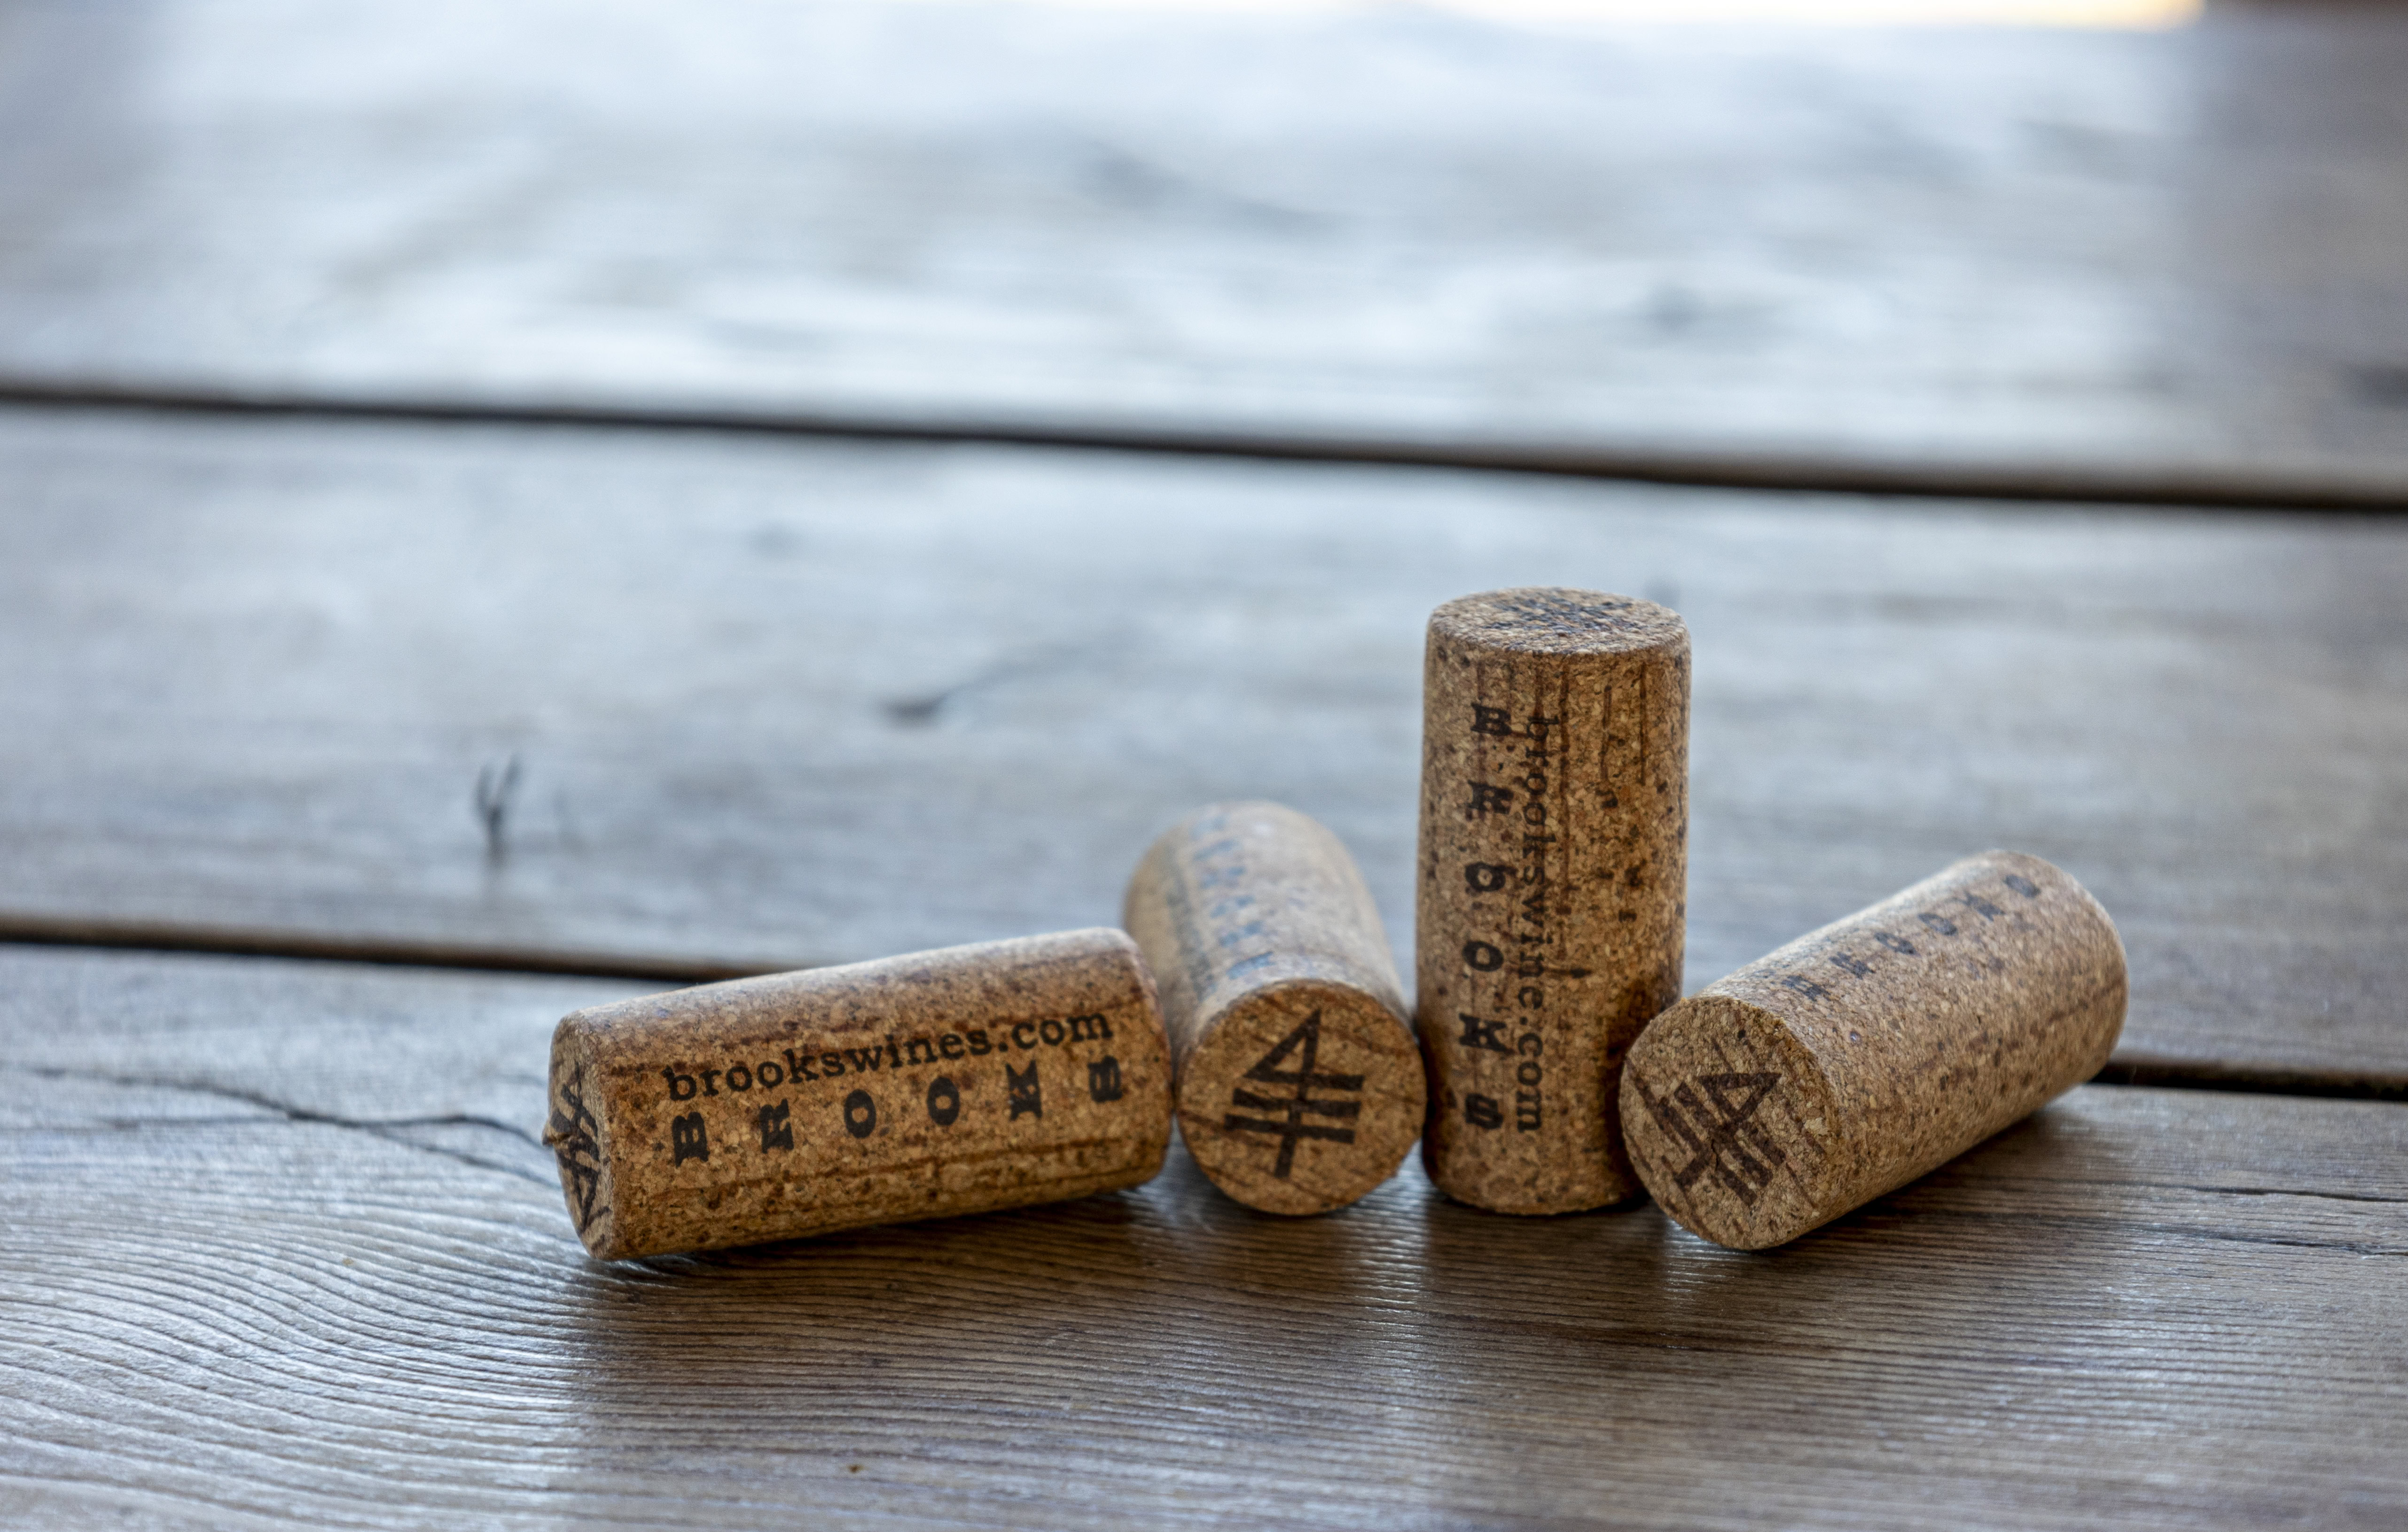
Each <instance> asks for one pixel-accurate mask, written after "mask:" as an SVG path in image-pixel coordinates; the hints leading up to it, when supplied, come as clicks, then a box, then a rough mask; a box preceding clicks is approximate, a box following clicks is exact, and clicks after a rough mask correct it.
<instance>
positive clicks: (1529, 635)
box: [1430, 585, 1688, 655]
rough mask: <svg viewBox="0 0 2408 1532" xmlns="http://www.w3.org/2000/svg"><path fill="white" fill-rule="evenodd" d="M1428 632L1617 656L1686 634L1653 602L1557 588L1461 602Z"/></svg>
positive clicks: (1441, 613) (1487, 643)
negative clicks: (1617, 654)
mask: <svg viewBox="0 0 2408 1532" xmlns="http://www.w3.org/2000/svg"><path fill="white" fill-rule="evenodd" d="M1430 630H1431V631H1432V632H1434V633H1443V634H1445V635H1446V636H1447V637H1449V638H1452V639H1455V640H1457V641H1458V642H1461V643H1473V644H1478V645H1480V646H1481V647H1483V648H1490V649H1514V650H1519V651H1521V652H1523V653H1526V654H1539V655H1595V654H1616V653H1622V652H1625V651H1628V650H1634V649H1652V648H1655V647H1656V646H1657V645H1659V644H1663V643H1673V642H1676V641H1682V640H1685V639H1686V637H1687V635H1688V629H1687V628H1686V627H1684V625H1683V623H1682V621H1681V617H1680V614H1678V613H1676V612H1673V611H1671V610H1670V609H1669V608H1667V607H1661V606H1657V605H1656V603H1655V602H1654V601H1642V600H1639V599H1638V598H1637V597H1635V596H1615V595H1613V594H1611V593H1609V592H1606V591H1602V590H1569V589H1566V588H1564V587H1562V586H1559V585H1526V586H1523V587H1520V588H1518V589H1514V590H1490V591H1484V592H1482V593H1481V594H1479V595H1477V596H1465V597H1461V598H1458V599H1457V600H1452V601H1449V602H1447V603H1446V604H1445V605H1444V606H1441V607H1440V608H1439V609H1438V610H1437V611H1435V612H1433V613H1431V614H1430Z"/></svg>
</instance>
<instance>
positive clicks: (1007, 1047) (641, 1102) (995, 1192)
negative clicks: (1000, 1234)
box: [544, 930, 1170, 1261]
mask: <svg viewBox="0 0 2408 1532" xmlns="http://www.w3.org/2000/svg"><path fill="white" fill-rule="evenodd" d="M1169 1141H1170V1056H1169V1050H1168V1047H1167V1046H1166V1044H1165V1042H1164V1038H1163V1033H1162V1022H1161V1019H1160V1016H1159V1014H1158V1013H1157V1011H1156V1010H1155V1006H1154V983H1153V980H1152V978H1151V977H1150V976H1148V975H1147V973H1146V971H1145V966H1144V963H1143V962H1142V961H1140V958H1139V956H1138V951H1137V947H1136V946H1135V944H1133V943H1132V942H1130V940H1129V939H1128V938H1127V937H1126V936H1125V935H1123V934H1122V933H1121V932H1117V931H1103V930H1095V931H1073V932H1063V933H1061V934H1058V935H1052V936H1030V937H1024V938H1021V939H1019V940H1015V941H1006V942H985V943H981V944H979V945H978V946H975V947H948V948H945V949H944V950H942V951H937V952H920V953H914V954H912V955H910V956H908V957H900V958H887V959H882V960H881V961H876V962H861V963H852V964H848V965H846V966H844V967H840V968H819V969H811V970H809V971H806V972H803V973H798V974H779V975H774V976H769V977H767V978H752V979H738V980H737V981H735V982H733V983H728V984H710V985H705V986H703V987H701V988H699V989H694V990H678V991H676V992H674V993H671V994H663V995H652V996H647V997H644V998H642V999H638V1000H625V1001H620V1002H617V1003H615V1004H609V1005H596V1006H594V1007H592V1008H590V1009H587V1010H582V1011H578V1012H576V1013H574V1014H573V1015H570V1016H568V1017H566V1018H565V1019H563V1020H562V1021H561V1023H560V1026H559V1028H558V1030H557V1031H555V1032H554V1033H553V1034H552V1114H551V1118H550V1121H549V1124H548V1126H547V1127H546V1129H545V1132H544V1142H545V1143H547V1144H549V1145H551V1146H552V1150H553V1152H554V1153H555V1154H556V1155H557V1156H558V1158H559V1161H560V1184H561V1190H562V1191H563V1192H566V1194H567V1197H568V1211H569V1216H570V1218H571V1219H572V1220H573V1221H575V1222H576V1224H577V1233H578V1236H579V1237H580V1238H581V1239H582V1240H583V1241H584V1242H585V1248H586V1249H587V1250H590V1251H592V1252H593V1253H594V1255H595V1256H596V1257H597V1258H599V1259H602V1260H606V1261H609V1260H621V1259H625V1258H629V1257H633V1256H641V1255H659V1254H664V1253H666V1252H668V1251H671V1250H712V1249H717V1248H719V1247H722V1246H728V1245H753V1244H759V1243H761V1242H763V1241H765V1240H772V1239H793V1238H796V1237H799V1236H805V1235H815V1234H824V1233H826V1232H828V1231H830V1230H834V1229H852V1228H859V1227H861V1226H863V1225H866V1224H872V1223H893V1222H900V1221H906V1220H910V1219H925V1218H943V1217H948V1216H951V1215H953V1214H956V1213H978V1212H986V1211H990V1210H992V1209H995V1208H998V1207H1025V1206H1026V1205H1027V1204H1030V1203H1039V1202H1056V1201H1060V1200H1062V1199H1064V1198H1068V1197H1078V1196H1084V1195H1086V1194H1087V1193H1088V1192H1106V1191H1111V1190H1113V1189H1115V1188H1119V1187H1126V1186H1135V1185H1137V1184H1139V1183H1140V1182H1141V1181H1144V1180H1147V1179H1149V1178H1152V1177H1153V1176H1154V1172H1156V1171H1157V1170H1159V1169H1161V1167H1162V1156H1163V1151H1164V1150H1165V1149H1167V1148H1168V1145H1169Z"/></svg>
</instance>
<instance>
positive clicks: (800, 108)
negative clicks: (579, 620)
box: [0, 0, 2408, 502]
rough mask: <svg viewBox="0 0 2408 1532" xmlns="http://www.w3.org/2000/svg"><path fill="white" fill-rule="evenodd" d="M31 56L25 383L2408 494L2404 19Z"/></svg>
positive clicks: (1131, 27)
mask: <svg viewBox="0 0 2408 1532" xmlns="http://www.w3.org/2000/svg"><path fill="white" fill-rule="evenodd" d="M0 41H5V46H0V61H5V63H0V68H6V69H7V71H8V75H7V81H6V88H5V89H0V203H5V205H6V206H7V207H8V209H9V210H10V216H9V218H8V220H7V226H6V228H5V229H0V388H5V387H21V388H35V389H44V388H59V387H68V388H74V387H81V386H100V387H109V388H121V389H131V390H134V391H136V392H144V391H150V392H167V393H177V392H183V393H197V394H201V395H208V396H217V395H222V394H225V393H229V392H231V393H266V394H271V395H277V396H282V397H330V398H331V397H341V398H352V399H358V398H384V399H394V398H400V399H411V400H418V401H421V402H430V401H431V402H437V403H440V402H447V401H448V402H451V403H463V402H466V403H475V402H477V401H488V402H493V403H496V404H503V405H510V406H517V407H524V406H528V405H541V404H552V405H563V404H571V405H576V404H581V405H587V406H614V407H632V408H638V409H665V410H704V411H713V410H716V411H724V412H735V413H749V414H755V415H762V416H767V417H771V418H802V419H807V420H817V421H823V422H826V421H834V422H839V423H841V422H854V423H859V422H878V423H883V424H887V425H895V424H903V425H918V426H941V427H947V428H954V429H966V428H980V429H1001V430H1041V431H1061V430H1068V431H1073V432H1078V431H1086V432H1101V433H1106V434H1112V433H1119V434H1124V435H1136V436H1151V437H1170V438H1180V439H1195V440H1210V441H1227V440H1232V439H1237V440H1243V441H1268V442H1272V443H1278V442H1287V443H1295V442H1299V441H1305V442H1322V443H1331V442H1335V443H1340V444H1341V445H1344V444H1352V445H1353V446H1354V447H1355V448H1358V449H1361V450H1368V451H1389V452H1395V451H1408V452H1419V453H1433V452H1434V453H1438V454H1440V455H1446V454H1455V455H1505V456H1515V455H1521V456H1529V457H1536V458H1541V459H1548V460H1569V461H1573V462H1588V463H1591V464H1599V463H1601V464H1605V465H1608V466H1619V467H1622V468H1625V469H1632V468H1636V469H1641V470H1650V471H1663V472H1676V473H1705V474H1713V473H1722V474H1741V475H1758V476H1760V475H1765V474H1772V475H1788V476H1791V477H1803V478H1808V479H1815V480H1818V481H1828V480H1830V479H1833V478H1835V477H1836V478H1842V479H1845V478H1849V477H1851V476H1853V477H1855V478H1858V479H1864V480H1868V481H1885V482H1886V481H1898V480H1903V481H1906V482H1928V480H1929V479H1931V478H1932V477H1934V476H1938V477H1942V478H1953V479H1956V480H1957V481H1961V482H1962V483H1964V484H1985V485H1992V486H2015V485H2021V486H2024V487H2026V488H2030V487H2035V486H2037V487H2039V488H2042V489H2048V490H2055V491H2061V492H2068V493H2071V494H2074V495H2079V494H2080V493H2082V492H2084V491H2083V486H2085V485H2087V486H2091V487H2092V488H2094V489H2095V490H2097V491H2098V492H2100V493H2104V492H2107V491H2111V490H2112V491H2116V492H2132V493H2143V494H2147V493H2176V494H2180V493H2206V492H2212V491H2214V490H2217V489H2218V488H2219V487H2220V488H2223V489H2228V490H2231V491H2233V492H2237V493H2243V494H2251V495H2258V494H2262V495H2266V496H2270V497H2276V496H2310V497H2313V496H2316V495H2351V494H2356V495H2372V496H2377V497H2387V498H2389V499H2392V500H2393V501H2395V502H2396V501H2398V500H2399V499H2401V498H2403V497H2408V428H2404V424H2403V423H2408V415H2403V408H2408V300H2403V292H2408V267H2403V263H2402V258H2401V251H2402V250H2408V112H2403V110H2402V109H2401V105H2400V93H2399V91H2398V89H2397V82H2398V80H2399V79H2400V78H2401V74H2402V71H2403V69H2408V18H2403V17H2402V15H2401V13H2400V12H2399V11H2398V10H2397V9H2396V8H2386V7H2343V8H2340V9H2333V8H2328V7H2297V6H2294V7H2276V8H2274V9H2272V10H2271V11H2270V10H2265V9H2256V8H2247V7H2243V8H2241V9H2237V10H2233V9H2228V8H2227V7H2216V8H2214V9H2213V10H2212V11H2211V12H2210V14H2209V16H2208V18H2207V19H2206V20H2205V21H2203V22H2200V23H2199V24H2197V25H2195V26H2191V27H2186V28H2177V29H2174V30H2171V31H2169V32H2164V33H2143V34H2115V33H2100V32H2057V33H2051V32H2018V31H2013V30H1996V29H1993V30H1973V31H1952V30H1947V29H1921V30H1909V31H1905V32H1866V31H1859V30H1849V29H1821V30H1809V31H1804V32H1795V31H1790V32H1785V31H1781V30H1778V29H1773V30H1764V31H1756V32H1750V31H1746V30H1733V29H1714V28H1702V29H1684V28H1653V29H1650V28H1636V29H1625V30H1620V31H1613V30H1588V31H1583V30H1579V29H1569V30H1567V29H1557V30H1553V31H1550V30H1547V29H1544V28H1540V27H1534V26H1529V25H1517V24H1508V23H1505V22H1496V21H1482V20H1476V19H1473V18H1470V17H1468V16H1461V15H1451V14H1448V13H1446V12H1444V11H1443V10H1432V9H1427V8H1423V7H1365V8H1362V9H1334V10H1325V9H1307V10H1303V11H1289V12H1283V13H1280V12H1271V13H1266V12H1254V13H1239V14H1229V13H1223V14H1198V13H1192V12H1187V11H1182V10H1176V9H1170V10H1160V9H1154V10H1147V11H1145V12H1143V13H1140V14H1131V13H1128V12H1125V11H1122V12H1115V11H1113V10H1111V9H1097V8H1093V7H1077V6H1071V7H1044V6H1036V5H1008V4H984V5H982V4H951V5H941V4H930V5H917V4H914V5H900V6H896V5H885V4H874V3H871V4H860V3H855V4H825V5H814V6H810V7H764V6H760V5H756V4H752V3H749V0H697V3H696V4H693V5H686V6H680V7H672V8H667V9H664V8H661V7H647V6H641V5H637V4H629V3H620V4H614V5H608V6H596V5H595V4H591V3H572V0H506V3H502V4H486V5H470V4H466V3H465V0H452V3H449V4H434V5H429V4H424V3H418V0H412V3H409V4H400V3H393V0H387V3H382V4H367V5H355V6H348V7H344V8H343V10H342V12H341V13H340V17H339V19H337V18H336V17H334V16H332V15H330V14H321V13H319V12H318V11H316V10H314V9H312V8H311V7H295V6H293V5H291V4H288V3H286V0H142V3H127V4H120V5H111V6H106V7H94V6H76V5H69V4H65V3H49V4H44V3H40V0H27V3H22V4H19V5H16V6H13V7H9V8H8V9H7V11H6V13H5V14H0ZM268 57H273V58H274V59H276V60H277V65H276V66H275V67H273V68H263V67H260V66H259V61H260V60H262V59H264V58H268Z"/></svg>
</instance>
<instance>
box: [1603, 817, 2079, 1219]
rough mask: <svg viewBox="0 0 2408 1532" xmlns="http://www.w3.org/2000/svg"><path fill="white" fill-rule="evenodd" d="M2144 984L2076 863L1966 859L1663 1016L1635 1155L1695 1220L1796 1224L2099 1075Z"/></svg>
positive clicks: (1637, 1112) (1650, 1034)
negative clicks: (2130, 998)
mask: <svg viewBox="0 0 2408 1532" xmlns="http://www.w3.org/2000/svg"><path fill="white" fill-rule="evenodd" d="M2125 992H2126V991H2125V974H2124V945H2123V943H2122V942H2121V941H2120V940H2119V939H2118V938H2117V937H2116V934H2115V927H2114V922H2113V921H2111V920H2109V919H2108V918H2107V912H2106V911H2104V910H2102V909H2100V907H2099V902H2098V901H2097V900H2095V899H2092V898H2091V897H2090V895H2089V893H2088V892H2087V891H2085V889H2083V887H2082V886H2081V885H2080V884H2079V883H2076V882H2075V881H2074V880H2073V879H2072V878H2071V877H2069V876H2067V875H2066V874H2064V873H2062V872H2060V871H2058V870H2057V868H2055V867H2052V866H2051V865H2049V864H2048V863H2047V862H2045V861H2042V860H2040V859H2039V858H2038V857H2028V856H2023V855H2020V854H2018V853H2016V852H2012V851H1989V852H1985V853H1984V854H1983V855H1981V856H1978V857H1969V858H1967V859H1966V860H1963V861H1960V862H1957V864H1956V865H1954V866H1952V867H1950V868H1948V869H1947V870H1946V871H1945V872H1942V873H1941V874H1939V875H1938V876H1936V877H1932V878H1929V879H1927V880H1926V881H1924V882H1922V883H1918V884H1916V885H1915V886H1914V887H1913V888H1911V889H1907V890H1906V891H1904V892H1903V893H1900V894H1898V895H1896V896H1895V897H1893V898H1890V899H1885V900H1884V901H1883V902H1882V903H1878V904H1875V905H1873V906H1872V907H1871V909H1867V910H1863V911H1860V912H1859V913H1857V914H1856V915H1852V916H1849V917H1848V918H1846V919H1844V920H1840V921H1837V922H1835V923H1833V924H1831V925H1828V926H1825V927H1824V928H1823V929H1822V930H1820V931H1817V932H1813V934H1812V935H1808V936H1802V937H1800V938H1799V939H1798V940H1797V941H1795V942H1792V943H1790V944H1789V945H1788V946H1787V947H1783V948H1782V949H1781V950H1779V951H1778V952H1775V953H1773V954H1772V955H1771V956H1770V957H1767V958H1763V959H1761V960H1759V961H1756V962H1753V963H1750V964H1749V965H1748V966H1747V967H1745V968H1742V969H1741V970H1740V971H1739V972H1738V973H1736V974H1733V975H1731V976H1729V977H1727V978H1725V979H1723V980H1721V981H1720V982H1719V983H1716V984H1713V985H1710V986H1708V987H1707V988H1706V989H1705V990H1701V991H1699V993H1698V994H1696V995H1694V996H1692V997H1690V998H1689V999H1688V1000H1685V1001H1684V1002H1682V1003H1681V1004H1679V1005H1677V1006H1674V1007H1673V1008H1672V1009H1670V1010H1669V1011H1667V1012H1665V1013H1664V1014H1663V1015H1662V1016H1660V1017H1658V1018H1657V1019H1656V1021H1655V1023H1654V1024H1653V1025H1651V1026H1650V1027H1649V1028H1648V1029H1647V1032H1646V1034H1645V1035H1644V1036H1642V1037H1641V1039H1640V1040H1639V1043H1638V1046H1637V1047H1635V1048H1632V1049H1631V1053H1630V1059H1629V1063H1628V1067H1627V1070H1626V1071H1625V1073H1624V1075H1623V1080H1622V1120H1623V1126H1624V1130H1625V1133H1626V1135H1627V1139H1628V1143H1629V1149H1630V1156H1631V1159H1632V1161H1633V1162H1634V1163H1636V1164H1637V1166H1638V1169H1639V1174H1640V1175H1641V1178H1643V1179H1644V1180H1645V1181H1646V1183H1647V1189H1648V1190H1649V1191H1650V1192H1654V1193H1655V1196H1656V1201H1657V1202H1659V1203H1661V1204H1663V1206H1664V1209H1665V1211H1667V1212H1669V1213H1670V1214H1671V1215H1672V1217H1673V1218H1675V1219H1677V1220H1679V1221H1680V1222H1681V1224H1682V1226H1683V1227H1684V1228H1687V1229H1689V1230H1690V1231H1691V1232H1693V1233H1696V1234H1699V1235H1702V1236H1705V1237H1706V1238H1708V1239H1711V1240H1713V1241H1715V1242H1716V1243H1717V1244H1723V1245H1729V1246H1732V1247H1735V1248H1737V1249H1740V1250H1762V1249H1764V1248H1765V1247H1767V1246H1770V1245H1778V1244H1781V1243H1783V1242H1784V1241H1785V1240H1790V1239H1795V1238H1797V1237H1798V1236H1799V1235H1802V1234H1804V1233H1806V1232H1807V1231H1808V1230H1810V1229H1813V1228H1816V1227H1818V1226H1820V1225H1822V1224H1824V1223H1828V1222H1829V1221H1831V1220H1832V1219H1835V1218H1838V1217H1839V1216H1840V1215H1841V1214H1842V1213H1845V1212H1847V1211H1848V1210H1849V1209H1851V1208H1853V1207H1860V1206H1862V1205H1863V1204H1864V1203H1866V1202H1869V1201H1871V1199H1873V1198H1874V1197H1877V1196H1880V1195H1881V1194H1882V1193H1883V1192H1888V1191H1891V1190H1892V1189H1894V1188H1896V1187H1899V1186H1902V1185H1904V1184H1905V1183H1906V1182H1908V1181H1911V1180H1913V1179H1914V1178H1916V1177H1917V1176H1920V1175H1923V1174H1924V1173H1925V1172H1927V1171H1929V1170H1931V1169H1933V1168H1935V1167H1936V1166H1938V1165H1940V1164H1942V1163H1944V1162H1946V1161H1948V1160H1950V1159H1952V1158H1954V1157H1955V1156H1957V1154H1960V1153H1962V1152H1963V1151H1965V1150H1966V1149H1971V1148H1972V1147H1973V1146H1974V1145H1975V1144H1978V1143H1980V1142H1981V1141H1982V1140H1983V1139H1985V1138H1987V1137H1988V1136H1990V1135H1992V1134H1994V1133H1997V1132H1998V1131H1999V1130H2000V1129H2001V1128H2004V1127H2006V1126H2007V1125H2008V1124H2010V1123H2012V1122H2014V1121H2015V1120H2017V1119H2019V1118H2022V1117H2024V1116H2026V1115H2028V1114H2029V1113H2030V1112H2032V1111H2034V1110H2036V1109H2037V1108H2038V1107H2039V1106H2041V1105H2042V1104H2043V1103H2044V1102H2046V1101H2048V1100H2049V1098H2051V1097H2052V1096H2056V1095H2057V1094H2059V1093H2061V1092H2063V1091H2066V1090H2068V1089H2070V1088H2071V1087H2072V1086H2075V1085H2078V1084H2080V1083H2081V1082H2082V1081H2084V1080H2086V1079H2088V1078H2089V1077H2091V1076H2093V1075H2095V1074H2097V1073H2098V1072H2099V1070H2100V1066H2101V1065H2103V1064H2105V1063H2106V1062H2107V1056H2108V1054H2109V1053H2111V1052H2113V1051H2114V1047H2115V1039H2116V1037H2117V1035H2118V1034H2119V1033H2121V1032H2122V1031H2123V1027H2124V1003H2125Z"/></svg>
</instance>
